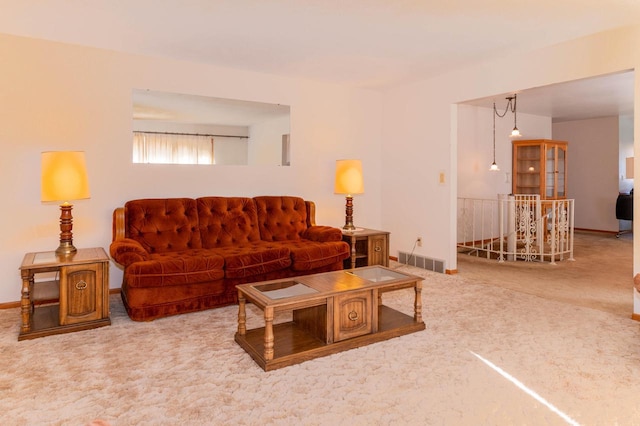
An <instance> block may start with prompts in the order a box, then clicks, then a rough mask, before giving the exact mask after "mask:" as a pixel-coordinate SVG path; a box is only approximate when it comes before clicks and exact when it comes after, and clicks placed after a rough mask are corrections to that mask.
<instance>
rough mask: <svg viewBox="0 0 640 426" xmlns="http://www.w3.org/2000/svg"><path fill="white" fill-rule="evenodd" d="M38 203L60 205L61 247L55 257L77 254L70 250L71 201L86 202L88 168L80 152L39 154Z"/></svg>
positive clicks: (87, 196) (71, 245) (72, 248)
mask: <svg viewBox="0 0 640 426" xmlns="http://www.w3.org/2000/svg"><path fill="white" fill-rule="evenodd" d="M41 191H42V192H41V200H42V201H43V202H47V201H59V202H61V203H62V204H60V246H59V247H58V248H57V249H56V254H57V255H58V256H68V255H70V254H73V253H75V252H76V251H77V249H76V248H75V247H74V246H73V232H72V229H73V216H72V215H71V209H73V205H72V204H70V203H69V201H72V200H81V199H85V198H89V197H90V194H89V181H88V179H87V167H86V164H85V159H84V152H82V151H49V152H43V153H42V183H41Z"/></svg>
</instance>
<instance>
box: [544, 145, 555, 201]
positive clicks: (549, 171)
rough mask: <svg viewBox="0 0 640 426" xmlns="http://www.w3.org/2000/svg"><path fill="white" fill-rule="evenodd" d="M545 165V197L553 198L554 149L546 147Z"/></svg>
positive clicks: (553, 147)
mask: <svg viewBox="0 0 640 426" xmlns="http://www.w3.org/2000/svg"><path fill="white" fill-rule="evenodd" d="M546 150H547V155H546V161H547V162H546V164H545V180H544V182H545V187H546V192H545V197H546V198H555V197H556V196H555V194H556V147H555V146H547V148H546Z"/></svg>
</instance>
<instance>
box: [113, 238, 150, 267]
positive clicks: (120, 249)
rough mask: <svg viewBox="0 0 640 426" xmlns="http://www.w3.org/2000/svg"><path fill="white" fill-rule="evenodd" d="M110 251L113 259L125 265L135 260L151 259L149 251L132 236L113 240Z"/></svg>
mask: <svg viewBox="0 0 640 426" xmlns="http://www.w3.org/2000/svg"><path fill="white" fill-rule="evenodd" d="M109 252H110V253H111V257H112V258H113V260H115V261H116V262H117V263H119V264H120V265H122V266H124V267H127V266H129V265H131V264H132V263H135V262H141V261H143V260H149V253H147V251H146V250H145V249H144V248H143V247H142V244H140V243H139V242H137V241H136V240H132V239H131V238H123V239H120V240H116V241H114V242H112V243H111V246H110V247H109Z"/></svg>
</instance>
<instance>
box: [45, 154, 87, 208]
mask: <svg viewBox="0 0 640 426" xmlns="http://www.w3.org/2000/svg"><path fill="white" fill-rule="evenodd" d="M41 170H42V183H41V200H42V201H63V202H66V201H71V200H81V199H84V198H89V197H90V196H91V195H90V193H89V180H88V178H87V167H86V163H85V159H84V152H82V151H49V152H43V153H42V169H41Z"/></svg>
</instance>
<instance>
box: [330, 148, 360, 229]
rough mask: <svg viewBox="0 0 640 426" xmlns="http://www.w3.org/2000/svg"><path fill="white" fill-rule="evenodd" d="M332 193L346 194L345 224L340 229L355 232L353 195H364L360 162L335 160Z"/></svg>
mask: <svg viewBox="0 0 640 426" xmlns="http://www.w3.org/2000/svg"><path fill="white" fill-rule="evenodd" d="M334 192H335V193H336V194H346V198H347V205H346V215H345V224H344V226H343V227H342V229H344V230H345V231H355V230H356V227H355V226H353V195H354V194H362V193H364V182H363V179H362V162H361V161H360V160H336V181H335V187H334Z"/></svg>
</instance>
